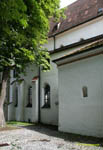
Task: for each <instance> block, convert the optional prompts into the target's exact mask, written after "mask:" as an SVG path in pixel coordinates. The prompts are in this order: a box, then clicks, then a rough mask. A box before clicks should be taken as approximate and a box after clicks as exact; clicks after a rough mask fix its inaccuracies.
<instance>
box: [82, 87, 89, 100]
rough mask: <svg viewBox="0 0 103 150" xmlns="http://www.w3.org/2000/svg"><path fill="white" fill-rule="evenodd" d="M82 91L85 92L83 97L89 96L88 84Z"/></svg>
mask: <svg viewBox="0 0 103 150" xmlns="http://www.w3.org/2000/svg"><path fill="white" fill-rule="evenodd" d="M82 92H83V97H88V88H87V87H86V86H84V87H83V88H82Z"/></svg>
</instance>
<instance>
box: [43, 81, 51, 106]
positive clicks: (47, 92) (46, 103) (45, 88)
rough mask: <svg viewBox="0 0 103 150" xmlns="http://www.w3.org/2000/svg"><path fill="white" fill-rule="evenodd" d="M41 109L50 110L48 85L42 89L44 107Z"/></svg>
mask: <svg viewBox="0 0 103 150" xmlns="http://www.w3.org/2000/svg"><path fill="white" fill-rule="evenodd" d="M43 108H50V86H49V85H48V84H46V85H45V87H44V106H43Z"/></svg>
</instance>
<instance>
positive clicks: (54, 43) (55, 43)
mask: <svg viewBox="0 0 103 150" xmlns="http://www.w3.org/2000/svg"><path fill="white" fill-rule="evenodd" d="M53 39H54V50H55V48H56V39H55V36H53Z"/></svg>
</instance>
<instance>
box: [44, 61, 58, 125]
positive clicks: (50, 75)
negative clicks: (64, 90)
mask: <svg viewBox="0 0 103 150" xmlns="http://www.w3.org/2000/svg"><path fill="white" fill-rule="evenodd" d="M45 84H49V85H50V105H51V106H50V108H42V106H43V105H44V92H43V91H44V86H45ZM57 103H58V70H57V66H56V64H54V63H52V62H51V70H50V71H49V72H41V122H42V123H47V124H52V125H58V104H57Z"/></svg>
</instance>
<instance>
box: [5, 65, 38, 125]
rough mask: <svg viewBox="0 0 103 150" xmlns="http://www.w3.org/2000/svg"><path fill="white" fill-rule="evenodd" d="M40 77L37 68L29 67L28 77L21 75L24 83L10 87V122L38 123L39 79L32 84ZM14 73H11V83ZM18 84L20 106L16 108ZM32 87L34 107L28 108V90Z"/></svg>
mask: <svg viewBox="0 0 103 150" xmlns="http://www.w3.org/2000/svg"><path fill="white" fill-rule="evenodd" d="M35 76H38V68H37V66H35V65H33V66H31V65H30V66H29V67H28V68H27V71H26V75H25V76H24V75H21V78H23V79H24V80H23V81H22V83H20V84H19V83H14V84H13V85H10V103H11V104H10V105H9V107H8V108H9V109H8V112H9V113H8V120H17V121H26V122H28V121H29V120H30V121H31V122H37V121H38V79H37V80H36V81H34V82H32V79H33V77H35ZM14 80H15V78H13V72H11V82H12V81H14ZM16 84H18V106H17V107H15V87H16ZM30 86H32V107H26V106H27V104H28V88H29V87H30Z"/></svg>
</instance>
